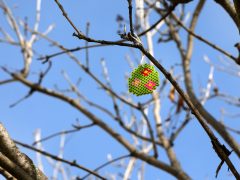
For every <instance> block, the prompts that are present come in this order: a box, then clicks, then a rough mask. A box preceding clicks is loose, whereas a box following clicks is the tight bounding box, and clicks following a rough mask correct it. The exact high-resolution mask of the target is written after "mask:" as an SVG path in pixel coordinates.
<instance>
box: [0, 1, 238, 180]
mask: <svg viewBox="0 0 240 180" xmlns="http://www.w3.org/2000/svg"><path fill="white" fill-rule="evenodd" d="M7 3H8V4H9V6H10V7H13V6H14V5H17V6H16V9H15V10H14V14H15V15H16V17H17V18H24V17H25V16H28V17H29V23H30V25H32V24H33V22H34V18H35V16H34V13H35V2H34V1H26V0H25V1H24V0H20V1H16V0H15V1H14V0H8V1H7ZM195 5H196V2H193V3H190V4H189V5H187V10H189V11H191V10H192V9H193V8H194V7H195ZM63 6H64V7H65V9H66V11H67V12H68V15H69V16H70V17H71V19H72V20H73V22H74V23H75V24H76V26H77V27H78V28H80V29H81V30H82V31H83V32H84V31H85V26H86V23H87V22H90V23H91V25H90V36H92V37H93V38H96V39H106V40H117V39H119V36H118V35H117V30H118V24H117V23H116V21H115V19H116V14H121V15H122V16H124V17H125V18H127V17H128V14H127V13H128V9H127V2H126V1H122V0H114V1H113V0H101V1H99V0H91V1H84V0H79V1H72V0H69V1H68V2H66V1H65V2H64V3H63ZM1 17H3V14H2V13H1ZM157 19H158V17H157V16H153V17H152V18H151V22H152V23H154V22H155V21H156V20H157ZM52 23H54V24H55V25H56V28H55V29H54V30H53V32H51V33H50V34H49V37H51V38H53V39H55V40H57V41H59V42H60V43H62V44H63V45H64V46H65V47H68V48H73V47H76V46H84V44H85V42H83V41H79V40H78V39H76V38H74V37H72V33H73V29H72V28H71V27H70V25H69V24H68V23H67V22H66V20H65V19H64V18H63V16H62V15H61V12H60V10H59V9H58V8H57V6H56V4H55V3H54V1H43V3H42V11H41V23H40V31H44V30H45V29H46V28H47V27H48V25H50V24H52ZM0 24H1V26H2V27H4V28H5V29H6V30H7V31H8V32H10V31H9V27H8V26H7V24H6V21H5V20H4V18H0ZM196 32H197V33H199V34H200V35H201V36H203V37H206V38H207V39H208V40H210V41H212V42H214V43H215V44H217V45H219V46H220V47H222V48H223V49H225V50H227V51H228V52H230V53H231V54H233V55H236V53H237V52H236V49H235V48H234V47H233V45H234V44H235V43H236V42H237V41H239V34H238V32H237V29H236V27H235V26H234V24H233V23H232V21H231V20H230V18H229V17H228V16H227V15H226V13H225V12H224V11H223V10H222V9H221V8H220V7H219V6H218V5H216V4H215V3H214V2H213V1H208V2H207V3H206V5H205V8H204V10H203V13H202V15H201V16H200V20H199V23H198V25H197V29H196ZM10 34H13V33H12V32H10ZM182 34H183V37H185V36H186V33H185V32H182ZM156 41H157V38H156ZM156 41H155V42H156ZM34 48H35V49H36V50H37V53H39V54H43V55H46V54H51V53H54V52H58V50H57V49H56V48H54V47H51V46H49V43H46V42H45V41H43V40H40V41H39V42H38V43H37V44H35V45H34ZM136 53H137V55H138V56H139V58H140V54H139V53H138V52H136ZM126 54H131V51H130V50H129V49H128V48H124V47H116V46H115V47H101V48H95V49H91V50H90V65H91V70H92V71H93V72H94V73H95V74H96V75H97V76H98V77H100V79H102V80H103V77H102V72H101V66H100V59H101V58H104V59H105V60H106V63H107V65H108V67H109V73H110V74H111V76H110V78H111V81H112V86H113V88H114V89H115V90H116V91H117V92H123V91H126V81H125V79H124V73H126V72H127V73H130V72H131V68H130V67H129V66H128V65H127V63H126V60H125V58H124V56H125V55H126ZM75 55H76V56H77V57H78V58H79V59H80V60H81V61H82V62H84V61H85V52H84V51H81V52H77V53H75ZM155 55H156V57H157V59H160V60H161V63H162V65H163V66H164V67H166V68H167V69H169V68H170V66H171V65H172V64H174V63H175V62H180V58H179V55H178V53H177V51H176V48H175V45H174V44H173V43H169V44H167V45H165V44H156V49H155ZM203 55H208V56H209V57H210V58H211V59H212V61H213V62H215V63H217V64H219V58H220V57H222V58H224V59H225V61H231V60H229V59H227V58H226V57H224V56H223V55H222V54H220V53H219V52H217V51H215V50H213V49H212V48H211V47H208V46H207V45H205V44H203V43H202V42H199V41H198V40H195V47H194V54H193V61H192V73H193V81H194V88H195V89H196V90H197V91H198V89H199V83H201V84H202V85H203V86H205V85H206V82H207V78H208V73H209V69H210V67H209V65H208V64H206V63H205V62H204V61H203ZM37 58H38V56H34V58H33V64H32V71H33V72H39V71H40V70H43V69H45V68H46V65H42V64H41V62H39V61H37ZM0 59H1V60H0V64H1V66H5V65H7V67H10V68H11V69H12V70H16V69H20V68H21V67H22V57H21V54H20V49H16V47H13V46H7V45H6V44H0ZM233 66H236V65H235V64H233ZM63 69H64V70H65V71H66V72H67V73H68V74H69V76H70V77H71V78H72V80H73V82H75V81H77V79H78V78H81V79H82V81H81V85H80V91H81V92H82V93H83V94H85V95H87V96H88V97H89V98H90V99H91V100H96V102H98V103H100V104H102V105H103V106H106V107H109V106H110V109H111V105H109V104H111V99H110V98H107V96H106V95H105V93H104V92H103V91H102V90H99V88H98V86H97V85H96V84H95V83H94V82H93V81H92V80H91V79H89V78H88V77H86V75H85V74H84V73H83V72H82V71H80V70H79V68H77V67H76V65H75V64H74V63H73V62H72V61H70V60H69V58H68V57H67V56H59V57H57V58H54V59H53V68H52V69H51V71H50V73H49V75H48V77H47V78H46V79H45V80H44V83H43V85H44V86H47V87H48V88H53V87H54V85H55V84H57V85H58V87H60V88H63V89H64V88H66V87H67V83H66V81H65V80H64V78H63V76H62V75H61V70H63ZM181 71H182V70H181V68H178V69H177V70H176V73H180V72H181ZM30 76H31V77H30V79H31V80H36V75H35V74H34V73H33V74H31V75H30ZM6 77H8V76H6V74H5V73H4V72H3V71H0V80H2V79H5V78H6ZM160 79H161V80H162V79H163V77H162V75H160ZM215 82H216V84H217V85H218V86H219V88H220V90H222V91H223V92H229V93H231V94H232V95H233V96H238V95H239V91H238V89H239V88H240V83H239V78H237V77H234V76H231V75H229V74H227V73H224V72H219V71H217V70H216V73H215ZM226 82H227V83H226ZM180 84H181V86H183V84H182V83H180ZM168 88H169V87H168ZM27 92H28V89H27V88H25V87H24V86H22V85H21V84H19V83H13V84H9V85H4V86H1V87H0V97H1V101H0V107H1V111H0V119H1V121H2V122H3V124H4V125H5V127H6V128H7V129H8V131H9V133H10V135H11V137H13V138H14V139H17V140H21V141H23V142H26V143H29V144H30V143H32V142H33V132H34V131H35V129H37V128H40V129H41V130H42V136H43V137H45V136H47V135H49V134H51V133H54V132H58V131H61V130H65V129H70V128H71V124H74V123H75V121H76V119H79V121H80V122H81V123H82V124H88V123H89V122H90V121H88V119H87V118H86V117H84V116H83V115H82V114H80V113H79V112H78V111H76V110H74V109H73V108H72V107H70V106H69V105H68V104H65V103H63V102H61V101H59V100H56V99H54V98H51V97H47V96H45V95H42V94H39V93H35V94H34V95H33V96H32V97H31V98H29V99H28V100H26V101H24V102H22V103H20V104H19V105H18V106H16V107H14V108H9V105H10V104H12V103H14V102H16V101H17V100H18V99H20V98H21V97H23V96H24V95H25V94H26V93H27ZM148 98H150V96H146V97H144V98H134V99H136V100H137V101H140V102H142V101H143V100H146V99H148ZM164 102H165V103H164V104H162V113H161V114H162V117H163V119H164V118H166V117H167V110H168V109H169V107H170V104H169V103H168V102H167V100H165V101H164ZM89 108H90V107H89ZM206 108H207V109H208V110H209V111H210V112H211V113H213V114H214V115H215V117H217V118H219V117H220V109H221V108H225V109H226V110H227V111H228V112H230V113H237V112H238V111H239V109H238V108H236V107H233V106H230V105H226V104H224V103H222V101H220V100H211V101H209V102H207V104H206ZM94 113H96V114H97V115H99V116H100V117H103V118H104V120H105V122H107V123H109V124H110V125H111V126H112V127H113V128H115V129H118V128H119V126H118V125H117V124H116V123H114V122H113V120H111V119H110V118H106V117H105V115H103V114H102V113H101V112H98V111H94ZM177 120H179V121H181V120H182V116H180V117H177ZM226 121H227V122H228V124H229V125H233V126H234V127H236V128H239V126H240V123H239V121H238V119H230V118H226ZM233 135H234V134H233ZM193 137H195V138H193ZM234 137H236V139H237V140H238V142H239V141H240V138H239V136H236V135H234ZM196 139H197V141H196ZM58 145H59V138H54V139H52V140H50V141H47V142H46V143H44V147H45V149H46V150H48V151H49V152H51V153H53V154H57V152H58ZM175 149H176V152H177V156H178V157H179V160H180V161H181V164H182V166H183V169H184V170H186V172H187V173H188V174H189V175H190V176H191V177H193V179H196V180H198V179H199V180H201V179H214V174H215V169H216V167H217V165H218V163H219V159H218V157H217V156H216V154H215V153H214V152H213V149H212V147H211V144H210V141H209V139H208V138H207V136H206V134H205V133H204V131H203V130H202V128H201V127H200V125H199V123H198V122H197V121H196V119H194V120H192V121H191V122H190V124H189V125H188V127H187V128H186V129H185V131H184V132H183V133H182V134H181V135H180V137H179V139H178V140H177V141H176V143H175ZM21 150H22V151H24V152H26V153H27V154H29V156H30V157H31V158H32V159H33V160H35V154H34V153H33V152H32V151H28V150H26V149H22V148H21ZM160 152H161V153H162V154H164V153H163V152H162V151H160ZM109 153H111V154H112V156H113V157H117V156H121V155H124V154H126V153H127V152H126V151H125V150H124V149H123V148H122V146H120V145H119V144H118V143H117V142H115V141H113V140H112V138H111V137H109V136H108V135H107V134H106V133H104V132H102V131H101V130H100V129H99V128H97V127H94V128H92V129H87V130H83V131H80V132H78V133H76V134H74V135H70V136H67V144H66V148H65V154H64V158H66V159H69V160H73V159H76V160H77V162H79V163H80V164H83V165H86V167H88V168H90V169H93V168H95V167H97V166H98V165H100V164H102V163H104V162H106V160H107V158H106V157H107V154H109ZM161 153H160V158H161ZM162 156H163V158H164V156H165V155H162ZM231 159H232V160H233V162H235V164H237V163H239V159H238V158H237V157H236V155H234V154H233V155H231ZM44 165H45V170H46V174H47V175H49V176H51V168H50V166H49V165H48V163H46V162H45V163H44ZM48 167H49V168H48ZM238 169H239V168H238ZM117 171H118V169H117V168H115V167H113V166H109V167H108V168H105V169H103V170H102V171H101V173H103V174H104V173H106V172H117ZM72 173H73V174H77V175H83V174H85V173H84V172H82V171H80V170H79V169H74V168H73V169H72ZM229 174H230V173H229V172H227V168H226V166H225V165H224V166H223V168H222V170H221V172H220V174H219V178H218V179H234V178H233V176H231V175H229ZM134 177H135V178H136V175H134V176H133V179H134ZM145 177H146V179H169V180H172V179H174V178H173V177H172V176H169V175H167V174H166V173H164V172H163V171H159V170H157V169H156V168H154V167H151V166H147V167H146V175H145Z"/></svg>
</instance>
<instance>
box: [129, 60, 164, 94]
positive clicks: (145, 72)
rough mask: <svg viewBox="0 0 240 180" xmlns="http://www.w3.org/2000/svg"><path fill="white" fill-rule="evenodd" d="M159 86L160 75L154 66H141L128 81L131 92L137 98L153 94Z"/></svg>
mask: <svg viewBox="0 0 240 180" xmlns="http://www.w3.org/2000/svg"><path fill="white" fill-rule="evenodd" d="M157 86H159V74H158V72H157V71H156V70H155V68H154V66H152V65H149V64H147V63H145V64H140V65H139V66H138V67H137V68H136V69H134V70H133V72H132V73H131V77H130V78H129V79H128V88H129V92H130V93H132V94H135V95H137V96H141V95H145V94H151V93H152V92H153V91H154V90H155V89H156V87H157Z"/></svg>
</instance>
